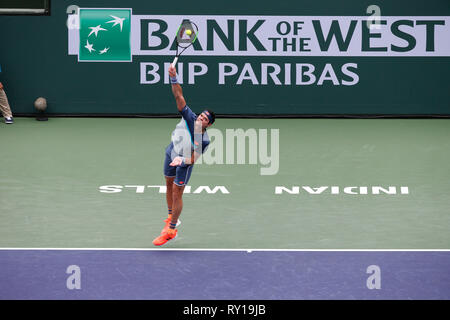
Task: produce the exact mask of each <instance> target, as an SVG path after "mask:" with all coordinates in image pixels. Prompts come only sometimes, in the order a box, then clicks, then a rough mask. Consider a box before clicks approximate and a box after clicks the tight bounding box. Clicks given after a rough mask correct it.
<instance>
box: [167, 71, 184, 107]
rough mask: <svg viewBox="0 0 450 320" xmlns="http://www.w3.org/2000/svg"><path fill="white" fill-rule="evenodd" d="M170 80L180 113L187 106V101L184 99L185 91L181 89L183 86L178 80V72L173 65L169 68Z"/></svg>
mask: <svg viewBox="0 0 450 320" xmlns="http://www.w3.org/2000/svg"><path fill="white" fill-rule="evenodd" d="M169 79H170V83H171V84H172V93H173V96H174V97H175V101H176V103H177V108H178V111H181V110H183V108H184V107H185V106H186V101H185V100H184V97H183V90H182V89H181V86H180V84H179V83H178V80H177V70H176V69H175V67H174V66H173V65H170V67H169Z"/></svg>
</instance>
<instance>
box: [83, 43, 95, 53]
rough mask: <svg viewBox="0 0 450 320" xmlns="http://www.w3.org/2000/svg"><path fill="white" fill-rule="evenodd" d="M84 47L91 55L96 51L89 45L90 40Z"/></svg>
mask: <svg viewBox="0 0 450 320" xmlns="http://www.w3.org/2000/svg"><path fill="white" fill-rule="evenodd" d="M84 47H85V48H86V49H88V50H89V53H91V52H92V51H95V49H94V48H93V47H92V44H91V43H89V40H86V45H85V46H84Z"/></svg>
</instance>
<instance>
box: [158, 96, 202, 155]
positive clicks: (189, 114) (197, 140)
mask: <svg viewBox="0 0 450 320" xmlns="http://www.w3.org/2000/svg"><path fill="white" fill-rule="evenodd" d="M180 113H181V116H182V117H183V119H184V121H185V122H186V127H187V128H188V130H189V134H190V138H191V144H192V145H193V150H194V151H196V152H198V153H200V154H202V153H203V152H205V150H206V148H207V147H208V145H209V143H210V140H209V137H208V134H207V133H206V130H205V132H203V133H200V132H199V133H195V132H194V128H195V120H197V115H196V114H195V113H194V112H193V111H192V110H191V109H190V108H189V107H188V106H187V105H186V106H185V107H184V108H183V109H182V110H181V111H180ZM200 145H201V149H200ZM172 150H173V142H171V143H170V144H169V145H168V146H167V148H166V152H168V153H169V154H170V153H171V152H172Z"/></svg>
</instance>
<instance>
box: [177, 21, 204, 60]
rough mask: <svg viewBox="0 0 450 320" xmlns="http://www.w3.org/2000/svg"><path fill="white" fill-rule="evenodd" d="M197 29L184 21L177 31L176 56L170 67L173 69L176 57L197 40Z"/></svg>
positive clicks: (189, 22)
mask: <svg viewBox="0 0 450 320" xmlns="http://www.w3.org/2000/svg"><path fill="white" fill-rule="evenodd" d="M197 34H198V27H197V25H196V24H195V23H194V22H192V21H191V20H188V19H185V20H183V22H182V23H181V25H180V26H179V27H178V30H177V36H176V41H177V54H176V56H175V58H174V59H173V62H172V67H175V65H176V64H177V61H178V57H179V56H180V55H181V54H182V53H183V52H184V51H185V50H186V49H187V48H189V47H190V46H191V45H192V44H193V43H194V42H195V40H197Z"/></svg>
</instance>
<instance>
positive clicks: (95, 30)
mask: <svg viewBox="0 0 450 320" xmlns="http://www.w3.org/2000/svg"><path fill="white" fill-rule="evenodd" d="M89 29H91V30H92V31H91V33H89V35H88V38H89V37H90V36H91V34H93V33H95V36H96V37H97V36H98V32H99V31H100V30H102V31H108V30H106V29H103V28H101V27H100V25H98V26H96V27H89Z"/></svg>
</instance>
